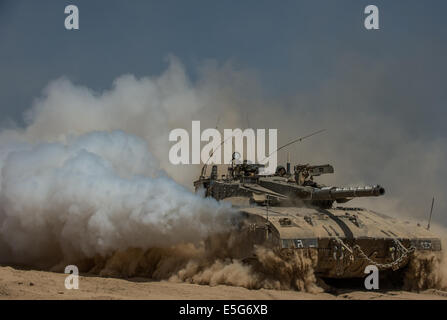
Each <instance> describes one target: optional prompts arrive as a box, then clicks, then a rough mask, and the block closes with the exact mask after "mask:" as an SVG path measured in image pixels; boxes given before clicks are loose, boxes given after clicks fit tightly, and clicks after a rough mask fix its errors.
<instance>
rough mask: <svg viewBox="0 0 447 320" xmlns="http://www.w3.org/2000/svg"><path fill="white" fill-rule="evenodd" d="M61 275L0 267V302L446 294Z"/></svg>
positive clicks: (446, 294) (429, 296)
mask: <svg viewBox="0 0 447 320" xmlns="http://www.w3.org/2000/svg"><path fill="white" fill-rule="evenodd" d="M65 277H66V275H65V274H61V273H54V272H43V271H34V270H20V269H15V268H12V267H0V299H163V300H165V299H191V300H194V299H236V300H244V299H300V300H307V299H323V300H326V299H424V300H425V299H447V292H443V291H438V290H428V291H425V292H422V293H413V292H405V291H386V292H385V291H383V292H381V291H379V292H367V291H352V290H345V289H344V290H339V291H338V292H337V294H336V295H335V294H329V293H319V294H311V293H303V292H296V291H278V290H266V289H261V290H248V289H245V288H241V287H231V286H216V287H210V286H205V285H203V286H202V285H195V284H186V283H172V282H165V281H162V282H158V281H157V282H152V281H149V280H147V279H139V278H135V279H127V280H124V279H113V278H101V277H91V276H80V277H79V289H78V290H67V289H65V286H64V281H65Z"/></svg>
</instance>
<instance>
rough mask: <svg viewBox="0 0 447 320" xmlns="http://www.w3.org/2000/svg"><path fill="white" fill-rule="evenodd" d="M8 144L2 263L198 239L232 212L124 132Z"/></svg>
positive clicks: (0, 227)
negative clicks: (194, 189)
mask: <svg viewBox="0 0 447 320" xmlns="http://www.w3.org/2000/svg"><path fill="white" fill-rule="evenodd" d="M5 148H7V147H4V148H3V147H2V148H1V149H0V150H1V154H2V155H3V157H2V159H1V167H2V171H1V172H2V175H1V190H0V199H1V203H2V205H1V211H0V234H1V238H2V240H3V242H4V243H5V244H6V245H7V247H8V248H9V252H2V254H1V255H0V257H1V260H2V261H3V262H5V261H8V260H9V262H20V263H37V264H48V263H57V262H60V261H61V259H71V260H75V261H76V259H82V258H86V257H94V256H95V255H101V256H105V255H107V254H111V253H113V252H114V251H116V250H125V249H127V248H142V249H146V248H149V247H153V246H169V245H173V244H178V243H185V242H186V243H188V242H192V243H194V242H198V241H200V240H201V239H203V238H204V237H206V236H207V235H208V234H209V233H210V232H213V231H218V230H222V229H223V226H224V225H225V224H224V222H225V219H226V217H228V218H229V217H230V216H229V210H227V209H228V207H226V206H224V205H222V204H219V203H218V202H217V201H214V200H212V199H203V198H200V197H198V196H196V195H194V194H193V193H191V192H190V191H189V190H187V189H185V188H184V187H182V186H180V185H179V184H177V183H176V182H175V181H173V180H172V179H170V178H169V177H167V176H166V174H165V173H164V172H163V171H160V170H159V168H158V164H157V161H156V160H155V159H154V157H153V156H152V154H151V153H150V152H149V150H148V148H147V144H146V142H145V141H144V140H142V139H140V138H138V137H136V136H133V135H129V134H125V133H124V132H122V131H113V132H91V133H88V134H84V135H81V136H79V137H72V138H68V139H67V140H66V141H65V142H53V143H48V142H43V143H36V144H20V145H14V148H13V149H11V148H10V149H9V150H8V149H5Z"/></svg>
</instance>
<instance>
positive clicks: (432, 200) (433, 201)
mask: <svg viewBox="0 0 447 320" xmlns="http://www.w3.org/2000/svg"><path fill="white" fill-rule="evenodd" d="M434 203H435V197H433V199H431V209H430V217H429V218H428V225H427V230H430V222H431V215H432V213H433V205H434Z"/></svg>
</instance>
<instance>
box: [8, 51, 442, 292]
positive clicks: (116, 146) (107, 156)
mask: <svg viewBox="0 0 447 320" xmlns="http://www.w3.org/2000/svg"><path fill="white" fill-rule="evenodd" d="M347 61H349V63H347ZM400 67H401V66H399V65H394V64H387V63H386V62H383V63H382V64H380V65H375V64H371V63H370V62H367V61H363V60H362V59H360V58H359V57H356V56H351V57H347V58H346V61H341V62H340V70H338V71H339V72H336V74H337V75H338V76H337V77H336V78H335V77H334V78H331V77H329V78H328V79H325V80H324V81H322V82H321V83H320V85H319V86H318V87H312V88H308V89H306V90H305V91H296V92H295V93H294V94H289V95H286V96H281V97H275V96H274V95H268V94H266V93H263V88H262V83H259V82H258V81H257V79H256V76H255V75H254V74H253V73H250V72H247V71H244V70H242V71H241V70H237V68H235V67H234V66H232V65H231V64H229V63H226V64H223V65H219V64H217V63H215V62H212V61H211V62H206V63H204V64H203V65H202V66H201V67H200V68H199V70H198V71H197V74H198V76H197V79H196V80H194V81H193V80H191V79H190V78H189V77H188V75H187V73H186V72H185V68H184V67H183V65H182V64H181V62H180V61H179V60H178V59H176V58H175V57H170V59H169V66H168V68H167V69H166V71H164V72H163V73H162V74H160V75H156V76H150V77H143V78H136V77H134V76H133V75H123V76H121V77H119V78H117V79H116V80H115V81H114V83H113V85H112V87H111V88H110V89H108V90H105V91H103V92H95V91H93V90H91V89H89V88H86V87H83V86H81V85H77V84H74V83H73V82H71V81H70V80H69V79H66V78H60V79H56V80H54V81H53V82H51V83H50V84H49V85H48V86H47V88H45V90H44V91H43V94H42V96H41V97H38V98H37V99H36V100H35V102H34V103H33V105H32V107H31V108H30V110H29V111H28V112H26V114H25V120H26V126H25V127H23V128H19V127H12V126H9V127H7V128H6V127H5V128H3V129H2V131H1V132H0V169H1V175H0V182H1V184H0V188H1V189H0V263H20V264H27V265H31V266H39V267H44V268H52V269H54V270H60V269H61V266H62V265H64V264H65V263H67V262H72V261H76V262H77V263H79V264H80V265H82V266H83V269H84V270H89V271H91V272H94V273H99V274H102V275H113V274H115V275H119V276H133V275H138V274H146V275H150V276H151V277H153V278H156V279H168V280H170V281H186V282H192V283H206V284H211V285H214V284H220V283H226V284H233V285H240V286H244V287H247V288H260V287H268V288H281V289H290V288H292V289H298V290H306V291H311V292H312V291H315V290H319V289H318V287H317V286H316V285H315V283H316V281H315V278H313V277H314V276H313V272H312V264H313V261H314V260H313V259H312V258H306V257H301V256H296V257H289V258H288V259H289V260H287V259H283V258H279V257H278V256H277V255H275V253H273V252H270V251H268V250H264V249H262V248H258V249H257V254H258V260H259V261H258V265H257V266H247V265H244V264H242V263H241V261H239V260H237V259H231V258H228V257H217V256H214V257H212V258H210V256H207V254H206V253H205V252H204V249H203V248H200V245H199V244H200V243H201V241H203V239H204V238H205V237H207V236H209V235H212V234H214V233H216V232H221V231H222V229H226V228H229V225H231V223H229V220H231V218H232V217H233V213H232V210H231V208H229V207H228V206H226V205H224V204H222V203H218V202H217V201H214V200H212V199H202V198H200V197H198V196H196V195H194V194H193V193H191V184H192V181H193V180H194V178H196V177H197V175H198V172H199V167H197V166H174V165H172V164H170V163H169V161H168V152H169V148H170V147H171V145H170V143H169V141H168V135H169V131H170V130H172V129H175V128H185V129H189V128H190V126H191V121H192V120H200V121H201V125H202V128H203V129H204V128H214V127H215V126H216V123H218V128H219V129H221V128H237V127H241V128H246V127H252V128H277V129H278V135H279V141H278V146H280V145H282V144H283V143H286V142H288V141H290V140H291V139H294V138H296V137H298V136H302V135H305V134H307V133H309V132H313V131H315V130H316V129H321V128H325V129H327V132H328V134H322V135H319V136H315V137H312V138H311V139H309V140H306V141H304V142H303V143H301V144H298V145H294V146H293V147H292V148H290V149H289V150H288V151H290V152H291V155H292V162H294V163H298V162H299V163H309V162H310V163H319V164H321V163H332V164H333V165H334V167H335V169H336V175H333V176H332V177H322V178H323V179H322V181H323V182H325V183H328V184H337V185H356V184H376V183H380V184H381V185H383V186H385V188H386V190H387V193H386V196H385V197H381V198H380V199H373V200H362V202H361V204H359V203H358V202H357V201H353V202H352V204H353V205H359V206H368V207H371V208H374V209H375V210H376V211H381V212H383V213H385V214H388V215H391V216H404V217H408V216H410V217H413V218H416V219H419V220H421V221H424V219H425V220H426V218H427V213H428V208H429V202H430V200H431V197H432V196H433V195H435V198H436V202H435V211H434V217H433V220H434V221H435V222H439V223H440V224H441V225H444V226H445V213H444V212H445V210H446V209H447V203H446V200H445V199H446V198H447V197H445V190H447V188H446V181H447V170H446V169H445V161H444V160H445V158H446V155H447V154H446V153H447V152H446V147H445V146H446V145H447V144H446V141H445V138H443V137H442V136H436V135H430V134H423V133H421V132H423V131H424V128H422V126H423V125H425V124H423V123H422V122H420V121H418V112H417V110H418V108H419V107H420V105H419V104H420V103H422V102H424V99H423V97H424V94H423V93H422V92H420V91H418V90H413V91H411V92H406V93H405V94H403V92H402V87H399V86H395V85H394V83H391V79H390V78H389V77H387V75H388V74H390V73H392V72H393V70H399V68H400ZM403 76H405V75H403ZM394 80H395V79H393V81H394ZM393 89H396V90H393ZM402 97H404V98H402ZM390 103H391V104H392V105H393V108H394V109H392V110H391V109H390V108H389V104H390ZM406 110H412V113H408V112H406ZM418 125H420V126H421V127H418ZM278 157H279V160H280V161H281V160H285V153H280V154H279V155H278ZM422 260H423V259H422ZM422 260H421V261H422ZM122 261H127V262H126V263H123V262H122ZM440 265H443V264H442V263H441V264H440ZM256 268H260V269H256ZM412 268H414V270H416V271H415V272H416V273H417V272H419V271H417V270H421V267H420V265H419V266H418V265H415V266H413V267H412ZM442 268H444V267H442ZM442 268H441V269H442ZM422 269H423V268H422ZM278 270H280V271H278ZM297 270H299V272H298V273H297V272H296V271H297ZM443 270H445V268H444V269H443ZM297 274H298V275H297ZM275 279H276V280H275ZM430 281H431V280H430ZM433 281H434V282H437V281H438V280H436V279H435V280H433ZM421 286H424V284H423V285H421Z"/></svg>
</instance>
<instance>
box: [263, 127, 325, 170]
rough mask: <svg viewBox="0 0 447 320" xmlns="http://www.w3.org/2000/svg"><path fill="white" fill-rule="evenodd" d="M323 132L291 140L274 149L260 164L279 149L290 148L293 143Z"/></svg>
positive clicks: (319, 131) (322, 130)
mask: <svg viewBox="0 0 447 320" xmlns="http://www.w3.org/2000/svg"><path fill="white" fill-rule="evenodd" d="M324 131H326V129H321V130H318V131H315V132H312V133H311V134H308V135H306V136H303V137H300V138H298V139H295V140H293V141H290V142H288V143H286V144H285V145H283V146H281V147H279V148H278V149H276V150H275V151H273V152H271V153H270V154H269V155H268V156H267V157H265V158H264V159H263V160H262V161H261V162H263V161H264V160H265V159H267V158H270V156H271V155H272V154H274V153H275V152H278V151H279V150H281V149H283V148H285V147H288V146H290V145H291V144H294V143H296V142H300V141H303V140H304V139H307V138H309V137H312V136H314V135H316V134H319V133H322V132H324Z"/></svg>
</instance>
